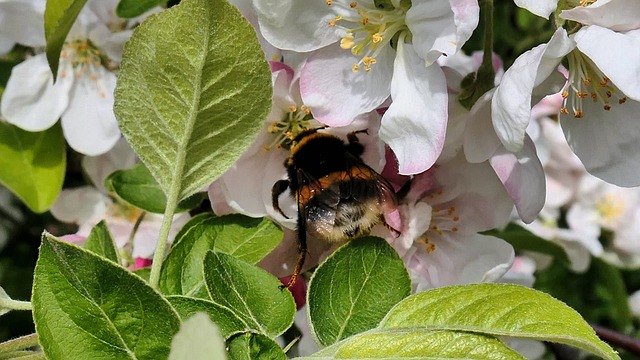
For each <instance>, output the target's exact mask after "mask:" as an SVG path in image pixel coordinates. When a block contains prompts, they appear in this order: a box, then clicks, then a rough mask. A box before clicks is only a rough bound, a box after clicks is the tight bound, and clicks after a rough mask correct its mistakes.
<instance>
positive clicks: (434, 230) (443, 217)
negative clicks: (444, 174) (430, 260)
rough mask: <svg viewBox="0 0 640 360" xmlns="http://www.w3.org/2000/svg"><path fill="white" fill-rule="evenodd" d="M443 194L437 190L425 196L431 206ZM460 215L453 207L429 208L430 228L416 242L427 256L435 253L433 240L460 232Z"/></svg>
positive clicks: (435, 206)
mask: <svg viewBox="0 0 640 360" xmlns="http://www.w3.org/2000/svg"><path fill="white" fill-rule="evenodd" d="M443 194H444V192H443V191H442V190H438V191H436V192H434V193H431V194H429V195H428V196H427V198H426V199H427V200H428V202H429V203H430V204H431V203H433V202H434V201H437V198H439V197H441V196H442V195H443ZM459 223H460V214H459V212H458V209H457V208H456V207H455V206H449V207H445V208H442V207H438V206H437V205H432V208H431V226H430V227H429V230H427V232H425V233H424V235H422V236H421V237H420V238H419V239H418V240H417V241H418V242H420V243H423V244H424V245H425V246H426V252H427V254H431V253H432V252H434V251H436V245H435V244H434V243H433V242H432V240H433V239H434V238H439V237H443V236H445V235H446V234H447V233H457V232H458V231H460V228H459Z"/></svg>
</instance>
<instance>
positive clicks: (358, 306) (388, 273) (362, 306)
mask: <svg viewBox="0 0 640 360" xmlns="http://www.w3.org/2000/svg"><path fill="white" fill-rule="evenodd" d="M409 294H411V279H409V274H408V273H407V270H406V269H405V267H404V263H403V262H402V260H401V259H400V257H399V256H398V254H397V253H396V251H395V250H394V249H393V248H392V247H391V246H390V245H389V244H388V243H387V242H386V241H385V240H384V239H381V238H377V237H365V238H358V239H354V240H352V241H350V242H348V243H347V244H345V245H344V246H342V247H341V248H340V249H338V250H337V251H336V252H334V253H333V254H332V255H331V256H330V257H329V258H328V259H327V260H326V261H325V262H323V263H322V264H320V266H319V267H318V269H317V270H316V271H315V273H314V275H313V277H312V278H311V282H310V283H309V296H308V304H309V319H310V329H311V331H312V332H313V333H314V334H315V337H316V338H317V339H318V341H319V342H320V344H322V345H330V344H333V343H335V342H337V341H339V340H342V339H344V338H346V337H349V336H351V335H353V334H357V333H360V332H363V331H366V330H369V329H372V328H374V327H375V326H376V325H378V323H379V322H380V320H382V318H383V317H384V316H385V315H386V314H387V312H388V311H389V309H391V308H392V307H393V306H394V305H395V304H397V303H398V302H399V301H400V300H402V299H404V298H405V297H407V296H409Z"/></svg>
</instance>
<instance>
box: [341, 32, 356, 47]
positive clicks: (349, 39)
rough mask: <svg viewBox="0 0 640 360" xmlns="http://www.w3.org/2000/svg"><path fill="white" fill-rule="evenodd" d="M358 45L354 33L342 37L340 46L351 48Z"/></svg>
mask: <svg viewBox="0 0 640 360" xmlns="http://www.w3.org/2000/svg"><path fill="white" fill-rule="evenodd" d="M354 46H356V43H355V41H353V35H347V36H345V37H343V38H342V39H340V47H341V48H343V49H345V50H346V49H351V48H352V47H354Z"/></svg>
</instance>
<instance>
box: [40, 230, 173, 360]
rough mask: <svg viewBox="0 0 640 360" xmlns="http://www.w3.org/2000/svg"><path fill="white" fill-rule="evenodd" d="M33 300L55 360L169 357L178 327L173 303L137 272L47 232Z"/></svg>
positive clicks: (48, 350)
mask: <svg viewBox="0 0 640 360" xmlns="http://www.w3.org/2000/svg"><path fill="white" fill-rule="evenodd" d="M32 303H33V317H34V322H35V325H36V331H37V333H38V336H39V341H40V344H41V346H42V349H43V350H44V353H45V355H46V356H47V358H48V359H52V360H55V359H92V358H95V359H97V358H102V359H105V358H108V359H161V358H166V357H167V356H168V354H169V344H170V342H171V339H172V338H173V336H174V334H175V333H176V332H177V331H178V329H179V327H180V320H179V318H178V314H177V313H176V312H175V311H174V310H173V308H172V307H171V305H170V304H169V303H168V302H167V301H166V300H165V299H163V298H162V296H160V294H158V293H157V292H155V291H154V290H153V289H152V288H151V287H150V286H149V285H147V284H146V283H145V282H144V281H143V280H142V279H140V278H139V277H138V276H136V275H133V274H132V273H130V272H128V271H127V270H126V269H124V268H122V267H120V266H118V265H116V264H114V263H112V262H111V261H108V260H105V259H103V258H101V257H99V256H97V255H95V254H93V253H91V252H89V251H86V250H84V249H81V248H79V247H77V246H75V245H72V244H69V243H66V242H63V241H60V240H58V239H56V238H55V237H53V236H51V235H49V234H47V233H45V234H43V237H42V245H41V246H40V256H39V258H38V262H37V263H36V268H35V275H34V285H33V296H32ZM79 344H82V345H81V346H79Z"/></svg>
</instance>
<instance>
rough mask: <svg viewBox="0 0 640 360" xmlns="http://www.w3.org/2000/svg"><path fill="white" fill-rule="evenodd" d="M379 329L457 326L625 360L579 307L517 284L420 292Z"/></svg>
mask: <svg viewBox="0 0 640 360" xmlns="http://www.w3.org/2000/svg"><path fill="white" fill-rule="evenodd" d="M379 328H381V329H391V328H409V329H416V328H422V329H427V330H457V331H470V332H476V333H482V334H490V335H497V336H512V337H517V338H526V339H535V340H541V341H551V342H557V343H561V344H567V345H572V346H575V347H578V348H580V349H583V350H586V351H590V352H592V353H594V354H596V355H598V356H601V357H603V358H605V359H620V357H619V356H618V355H617V354H616V353H615V351H613V349H611V347H609V346H608V345H607V344H606V343H604V342H602V341H601V340H600V339H599V338H598V337H597V336H596V335H595V332H594V331H593V329H592V328H591V326H589V324H587V323H586V322H585V321H584V319H582V317H581V316H580V314H578V313H577V312H576V311H575V310H573V309H572V308H570V307H568V306H567V305H565V304H564V303H563V302H561V301H559V300H556V299H554V298H553V297H551V296H550V295H548V294H545V293H543V292H540V291H537V290H533V289H529V288H526V287H523V286H518V285H508V284H473V285H464V286H449V287H444V288H438V289H433V290H428V291H425V292H422V293H418V294H415V295H413V296H410V297H408V298H406V299H405V300H403V301H402V302H400V303H398V305H396V306H395V307H394V308H393V309H391V311H389V313H388V314H387V316H386V317H385V318H384V319H383V320H382V322H381V323H380V325H379Z"/></svg>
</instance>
